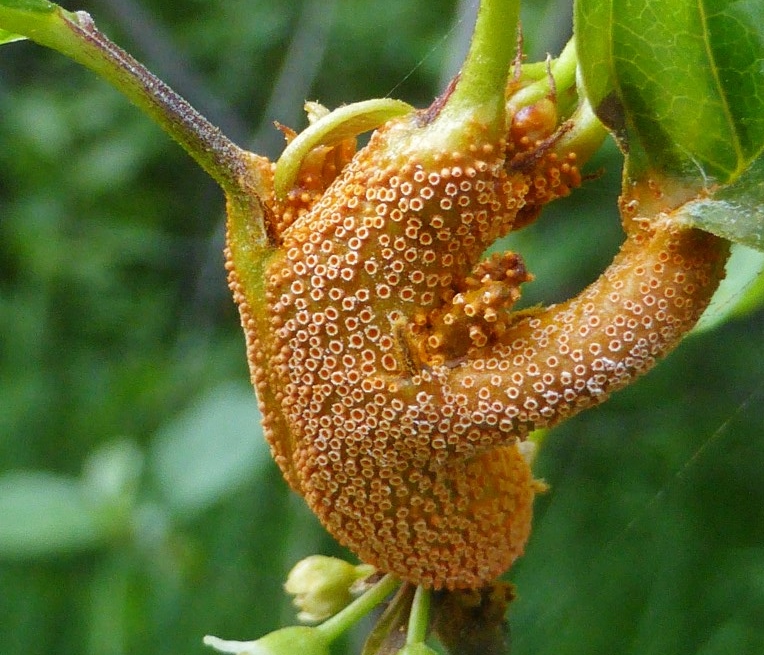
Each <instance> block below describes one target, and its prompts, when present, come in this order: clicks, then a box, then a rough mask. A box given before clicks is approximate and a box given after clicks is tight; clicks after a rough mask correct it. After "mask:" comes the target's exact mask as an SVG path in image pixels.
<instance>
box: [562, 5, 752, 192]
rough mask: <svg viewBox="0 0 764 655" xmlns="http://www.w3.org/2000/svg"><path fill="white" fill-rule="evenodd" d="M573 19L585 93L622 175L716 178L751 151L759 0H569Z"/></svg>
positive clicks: (733, 174)
mask: <svg viewBox="0 0 764 655" xmlns="http://www.w3.org/2000/svg"><path fill="white" fill-rule="evenodd" d="M575 18H576V42H577V48H578V55H579V62H580V66H581V73H582V79H583V83H584V88H585V91H586V94H587V96H588V98H589V100H590V102H591V104H592V106H593V107H594V108H595V111H596V113H597V115H598V116H599V118H600V119H601V120H602V121H603V122H604V123H605V124H606V125H608V126H609V127H610V128H611V129H612V130H613V131H614V133H615V135H616V136H617V138H618V139H619V141H620V142H621V145H622V147H623V148H624V149H625V150H626V151H627V152H628V153H629V162H628V170H629V174H630V176H631V177H632V178H636V179H639V178H640V177H641V176H643V175H644V174H645V173H646V171H648V170H652V171H657V172H659V173H663V174H665V175H667V176H669V177H689V178H691V179H692V178H695V179H697V180H700V181H702V183H703V184H706V185H709V184H710V183H714V182H715V183H719V184H726V183H729V182H734V181H735V180H736V179H738V178H739V177H740V176H741V175H742V174H743V173H744V172H745V171H746V170H747V169H748V167H749V165H750V164H751V163H752V162H753V161H754V160H755V159H756V158H757V157H758V155H759V154H760V153H761V151H762V148H763V147H764V111H763V110H762V108H763V107H764V68H763V66H764V65H763V64H762V62H764V3H762V2H761V0H698V1H694V2H689V1H687V0H577V3H576V8H575Z"/></svg>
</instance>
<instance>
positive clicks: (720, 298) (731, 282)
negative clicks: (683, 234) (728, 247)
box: [693, 246, 764, 334]
mask: <svg viewBox="0 0 764 655" xmlns="http://www.w3.org/2000/svg"><path fill="white" fill-rule="evenodd" d="M762 305H764V253H760V252H757V251H755V250H751V249H750V248H746V247H745V246H734V247H733V248H732V255H731V256H730V259H729V261H728V262H727V276H726V277H725V278H724V280H723V281H722V283H721V284H720V285H719V289H718V290H717V291H716V293H715V294H714V298H713V300H712V301H711V304H710V305H709V306H708V309H706V311H705V312H704V314H703V316H702V317H701V318H700V320H699V321H698V324H697V325H696V326H695V329H694V330H693V334H698V333H700V332H706V331H708V330H712V329H714V328H716V327H718V326H719V325H722V324H723V323H726V322H727V321H729V320H731V319H735V318H742V317H743V316H746V315H748V314H750V313H751V312H753V311H755V310H757V309H759V308H760V307H761V306H762Z"/></svg>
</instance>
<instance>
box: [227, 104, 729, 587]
mask: <svg viewBox="0 0 764 655" xmlns="http://www.w3.org/2000/svg"><path fill="white" fill-rule="evenodd" d="M521 118H522V117H521ZM422 121H423V118H422V114H412V115H409V116H405V117H403V118H399V119H395V120H392V121H390V122H388V123H387V124H386V125H385V126H383V127H382V128H380V129H379V130H378V131H377V132H376V133H375V134H374V135H373V136H372V138H371V140H370V142H369V144H368V145H367V146H366V147H365V148H364V149H362V150H361V151H359V152H358V153H357V154H355V155H354V156H353V157H352V159H351V158H350V152H349V150H348V149H347V148H348V146H347V144H345V145H340V146H333V147H331V148H328V149H326V150H325V151H322V152H320V153H318V154H316V155H315V156H314V157H313V158H312V159H311V160H310V161H308V162H306V166H305V168H304V170H303V171H302V173H301V175H300V176H299V177H298V180H297V182H296V184H295V189H294V191H293V193H291V194H290V195H289V196H288V197H287V198H286V199H284V200H280V199H277V198H276V197H275V195H274V194H273V193H271V197H269V198H268V197H267V198H265V204H266V207H267V209H268V211H269V212H270V214H269V220H270V221H271V224H272V233H273V235H274V239H275V247H274V249H273V251H272V254H271V255H270V256H269V259H268V261H267V263H266V265H265V269H264V276H265V280H264V286H263V289H262V291H261V292H259V293H257V294H256V293H253V292H252V290H250V289H246V288H244V285H242V282H241V280H242V278H243V269H242V267H243V266H244V264H243V263H242V262H239V261H235V260H233V259H232V258H231V256H230V252H231V251H232V250H229V266H228V267H229V271H230V285H231V288H232V289H233V292H234V296H235V298H236V300H237V302H238V303H239V306H240V311H241V316H242V324H243V325H244V328H245V333H246V336H247V342H248V354H249V361H250V368H251V373H252V379H253V382H254V384H255V386H256V388H257V391H258V397H259V400H260V405H261V409H262V413H263V421H264V427H265V431H266V436H267V438H268V441H269V443H270V445H271V448H272V451H273V454H274V457H275V459H276V461H277V463H278V464H279V466H280V467H281V469H282V471H283V472H284V475H285V477H286V479H287V481H288V482H289V484H290V485H291V486H292V487H293V488H294V489H295V490H296V491H298V492H299V493H300V494H301V495H302V496H303V497H304V498H305V500H306V501H307V503H308V504H309V506H310V507H311V509H312V510H313V511H314V512H315V513H316V515H317V516H318V517H319V519H320V520H321V522H322V523H323V524H324V525H325V526H326V528H327V529H328V530H329V531H330V532H331V533H332V534H333V535H334V536H335V537H336V538H337V539H338V540H339V541H340V542H341V543H342V544H343V545H345V546H347V547H348V548H350V549H351V550H353V551H354V552H355V553H356V554H357V555H358V556H359V557H360V558H361V559H362V560H363V561H365V562H367V563H370V564H373V565H374V566H376V567H378V568H379V569H380V570H382V571H385V572H391V573H393V574H394V575H396V576H398V577H400V578H402V579H404V580H407V581H410V582H413V583H416V584H422V585H425V586H427V587H432V588H448V589H456V588H477V587H480V586H481V585H484V584H486V583H489V582H490V581H492V580H493V579H494V578H496V577H497V576H498V575H500V574H501V573H502V572H503V571H505V570H506V569H507V568H508V567H509V566H510V565H511V563H512V562H513V561H514V560H515V559H516V558H517V557H518V556H519V555H520V554H521V553H522V552H523V549H524V546H525V543H526V540H527V538H528V535H529V532H530V524H531V513H532V512H531V509H532V502H533V496H534V494H535V493H536V492H537V491H538V490H539V489H540V486H539V483H538V482H536V481H534V479H533V477H532V475H531V471H530V467H529V465H528V463H527V462H526V460H525V459H524V457H523V456H522V454H521V453H520V451H519V449H518V442H519V441H520V440H523V439H524V438H525V437H526V435H527V434H528V433H529V432H530V431H532V430H535V429H537V428H541V427H547V426H551V425H554V424H555V423H557V422H559V421H561V420H562V419H564V418H566V417H569V416H571V415H573V414H575V413H576V412H578V411H580V410H581V409H583V408H585V407H589V406H592V405H595V404H597V403H599V402H602V400H604V399H605V398H606V397H607V396H608V394H609V393H611V392H612V391H613V390H615V389H617V388H620V387H622V386H624V385H625V384H627V383H628V382H629V381H631V380H632V379H633V378H634V377H636V376H637V375H639V374H640V373H643V372H644V371H646V370H647V369H648V368H649V367H650V366H651V365H652V364H653V363H654V362H655V361H656V359H657V358H658V357H660V356H661V355H663V354H664V353H665V352H666V351H667V350H668V349H670V348H671V347H672V346H673V345H674V344H675V343H676V342H677V341H678V340H679V339H680V337H681V336H682V335H683V334H684V332H686V331H687V330H688V329H689V328H690V327H691V326H692V324H694V322H695V321H696V320H697V318H698V316H699V314H700V312H701V311H702V310H703V309H704V307H705V305H706V303H707V302H708V299H709V298H710V295H711V293H712V292H713V289H714V288H715V286H716V284H717V282H718V280H719V278H720V277H721V275H722V265H723V259H724V246H723V245H721V242H720V241H719V240H718V239H716V238H715V237H711V236H709V235H706V234H703V233H700V232H696V231H694V230H689V229H687V228H684V227H682V226H681V225H678V224H676V222H675V221H673V220H672V217H671V212H670V208H669V211H667V213H666V214H665V216H663V217H662V218H659V219H656V220H647V219H646V218H644V217H642V216H640V215H639V211H638V210H637V211H636V214H637V215H635V216H632V217H630V218H629V220H628V221H627V222H626V223H625V225H626V228H627V240H626V242H625V244H624V246H623V248H622V250H621V252H620V254H619V255H618V256H617V257H616V260H615V261H614V263H613V264H612V265H611V266H610V267H609V268H608V269H607V271H606V272H605V273H604V274H603V276H602V277H601V278H600V279H599V280H597V281H596V282H595V283H594V284H593V285H592V286H591V287H589V288H588V289H586V290H584V291H583V292H582V293H581V294H580V295H579V296H577V297H576V298H574V299H572V300H571V301H568V302H567V303H563V304H560V305H555V306H552V307H549V308H546V309H544V310H538V311H534V312H513V311H512V306H513V304H514V302H515V301H516V300H517V299H518V297H519V295H520V291H519V289H520V285H521V284H522V283H523V282H525V281H527V280H528V279H530V275H529V274H528V272H527V271H526V270H525V266H524V264H523V262H522V259H521V258H520V257H519V256H518V255H516V254H513V253H506V254H504V255H497V256H495V257H494V258H492V259H489V260H486V261H483V262H481V261H480V258H481V257H482V255H483V253H484V251H485V249H486V248H487V247H488V246H489V245H491V244H492V243H493V242H494V241H495V240H496V239H497V238H499V237H502V236H504V235H505V234H507V233H508V232H509V231H511V230H512V229H516V228H517V227H520V226H521V225H524V224H526V223H528V222H529V221H530V220H532V219H533V218H535V216H536V215H537V214H538V212H539V210H540V209H541V207H542V206H543V205H544V204H546V203H547V202H549V201H551V200H553V199H554V198H557V197H560V196H562V195H565V194H567V193H568V192H569V191H570V189H571V188H573V187H575V186H577V185H578V184H579V183H580V173H579V171H578V168H577V164H576V157H575V153H570V154H565V155H560V154H557V153H555V152H554V148H553V147H552V146H553V144H554V143H555V139H556V137H555V134H554V133H552V132H550V131H549V130H547V131H544V129H541V128H540V127H539V121H527V120H526V124H527V126H528V127H527V129H524V128H523V122H522V121H520V120H518V121H515V122H514V124H512V128H511V129H510V130H508V132H507V135H506V136H505V138H503V139H499V140H496V139H493V140H492V139H490V138H489V137H488V136H486V135H485V134H483V132H482V131H481V127H480V126H479V125H473V126H468V129H466V132H467V133H468V134H470V135H471V138H470V139H469V140H467V142H466V145H464V146H463V147H461V148H458V149H454V148H449V149H443V150H440V151H438V150H433V149H429V150H428V149H424V151H422V149H421V148H419V147H418V146H417V140H416V135H417V134H418V133H419V132H418V130H419V129H420V128H421V123H422ZM542 128H543V125H542ZM409 135H413V136H411V137H409ZM348 160H349V161H348ZM345 162H347V163H345ZM335 164H339V165H335ZM260 165H262V167H263V170H264V172H265V174H266V178H267V176H268V175H270V170H269V168H268V166H267V164H266V163H265V162H261V164H260ZM632 205H634V204H633V203H632ZM635 206H636V205H635Z"/></svg>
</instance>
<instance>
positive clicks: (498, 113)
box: [438, 0, 520, 133]
mask: <svg viewBox="0 0 764 655" xmlns="http://www.w3.org/2000/svg"><path fill="white" fill-rule="evenodd" d="M519 16H520V3H519V0H482V2H481V3H480V10H479V11H478V17H477V23H476V24H475V32H474V34H473V36H472V43H471V44H470V49H469V52H468V53H467V59H466V61H465V62H464V66H463V67H462V71H461V73H460V75H459V79H458V81H457V83H456V88H455V89H454V91H453V93H452V94H451V95H450V96H449V98H448V100H447V102H446V105H445V107H444V108H443V110H442V111H441V113H440V115H439V116H438V122H441V121H451V120H454V121H463V120H464V117H465V116H466V115H469V116H473V117H474V118H475V119H477V120H478V121H480V122H481V123H484V124H485V125H488V126H490V127H493V128H495V129H496V131H497V133H499V132H500V131H502V130H503V129H504V128H505V124H504V123H505V116H506V108H505V98H504V95H505V89H506V84H507V78H508V75H509V68H510V64H511V62H512V59H513V57H514V55H515V47H516V43H515V40H514V39H513V38H508V35H512V34H514V31H515V29H516V26H517V23H518V19H519Z"/></svg>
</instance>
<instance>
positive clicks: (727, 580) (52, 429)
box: [0, 0, 764, 655]
mask: <svg viewBox="0 0 764 655" xmlns="http://www.w3.org/2000/svg"><path fill="white" fill-rule="evenodd" d="M64 4H65V6H66V7H67V8H69V9H85V10H87V11H89V12H90V13H91V14H92V15H93V16H94V17H95V19H96V22H97V23H98V25H99V26H100V27H101V29H102V30H103V31H105V32H106V33H107V34H109V35H110V36H111V37H112V38H114V39H115V40H116V41H117V42H118V43H121V44H122V45H123V46H125V47H126V48H127V49H128V50H129V51H131V52H132V53H133V54H135V55H136V56H138V58H140V59H142V60H143V61H144V62H145V63H147V64H148V65H149V67H150V68H151V69H153V70H154V71H155V72H156V73H158V74H159V75H160V76H161V77H162V78H164V79H165V80H166V81H168V82H169V83H170V84H171V85H173V86H174V87H175V88H176V89H177V90H178V91H180V92H181V93H182V94H184V95H185V96H186V97H188V98H189V99H190V100H191V101H192V103H193V104H195V105H196V106H197V107H198V108H199V109H201V110H202V111H203V113H205V114H207V115H208V116H209V117H210V118H211V119H212V120H213V122H216V123H217V124H219V125H221V127H223V129H224V131H226V132H227V133H228V134H229V135H230V136H231V137H232V138H234V139H235V140H236V141H237V142H239V143H240V144H242V145H246V146H248V147H250V148H252V149H254V150H256V151H258V152H261V153H265V154H269V155H271V156H273V155H276V154H277V153H278V152H279V149H280V147H281V144H280V136H279V134H278V133H277V132H276V130H275V129H273V127H272V121H273V120H279V121H280V122H282V123H285V124H287V125H292V126H295V127H298V128H299V127H302V126H303V124H304V120H303V118H302V102H303V100H304V99H306V98H309V99H318V100H320V101H322V102H324V103H325V104H327V105H329V106H336V105H338V104H341V103H343V102H352V101H356V100H361V99H365V98H369V97H375V96H384V95H388V94H389V95H392V96H394V97H400V98H403V99H405V100H408V101H410V102H413V103H415V104H418V105H426V104H428V103H429V102H430V100H431V99H432V98H433V97H434V96H435V95H436V94H437V93H438V90H439V89H440V88H442V86H443V85H444V83H445V81H446V80H447V79H448V77H449V76H450V75H451V74H452V73H453V72H454V70H455V68H456V67H458V63H459V61H460V58H461V56H462V54H463V53H464V51H465V49H466V39H467V37H468V34H469V31H470V29H471V26H472V18H471V13H472V12H473V11H474V9H475V4H476V3H475V1H474V0H469V1H466V2H462V3H459V2H457V1H456V0H419V1H414V0H386V1H385V2H377V1H374V0H300V1H291V2H286V1H282V2H278V1H276V0H259V1H253V0H246V1H245V0H221V1H220V2H214V3H212V2H202V1H201V0H182V1H178V0H176V1H174V2H171V1H170V0H142V1H141V2H138V0H90V1H86V0H83V1H82V2H81V3H79V4H76V3H71V2H67V3H64ZM524 27H525V36H526V49H527V51H528V52H529V53H530V55H531V56H532V57H535V58H538V57H543V55H544V53H545V52H546V51H547V50H548V51H551V52H552V53H558V52H559V50H560V48H561V46H562V44H564V42H565V41H566V40H567V38H568V32H569V30H570V6H569V0H560V1H556V0H552V1H551V2H545V1H543V0H536V1H534V0H530V1H527V2H526V3H525V7H524ZM589 169H590V171H591V172H596V173H598V175H596V176H594V177H595V178H596V179H591V180H589V181H587V182H586V184H585V187H584V189H583V190H581V191H579V192H577V193H576V195H575V200H574V201H573V202H571V201H570V199H568V200H565V201H561V202H559V203H557V205H556V206H554V207H553V208H550V211H549V212H548V214H547V216H546V217H545V218H544V219H543V220H541V221H540V222H539V223H538V224H537V225H536V226H534V227H533V228H531V229H529V230H527V231H523V232H521V233H520V234H518V235H517V236H515V237H513V239H512V240H511V241H510V244H509V247H512V248H516V249H518V250H519V251H520V252H522V253H523V254H524V255H525V256H526V259H527V261H528V264H529V267H530V269H531V270H532V271H533V272H534V273H535V274H536V275H537V278H538V280H537V281H536V282H533V283H532V284H530V285H528V288H527V290H526V299H527V300H526V302H528V303H534V302H541V301H544V302H550V301H555V300H559V299H562V298H565V297H568V296H570V295H571V294H572V293H575V292H576V291H577V290H578V289H580V288H582V287H583V286H584V285H585V284H587V283H588V282H590V281H591V280H592V279H594V278H595V277H596V275H597V274H598V272H599V271H601V270H602V269H603V268H604V266H605V265H606V264H607V262H608V261H609V259H610V258H611V257H612V255H613V253H614V252H615V251H616V249H617V247H618V244H619V242H620V239H621V232H620V227H619V224H618V219H617V214H616V211H615V198H616V197H617V193H618V187H619V173H620V159H619V156H618V154H617V152H616V151H615V149H614V148H613V147H612V146H609V147H607V148H606V149H605V150H604V152H603V153H602V154H601V156H599V158H598V159H597V161H595V162H594V163H593V164H592V165H591V166H590V167H589ZM221 201H222V198H221V195H220V193H219V192H218V191H217V189H216V188H215V186H214V185H213V183H212V182H211V181H209V180H208V179H207V178H206V177H205V175H204V174H203V173H202V172H201V171H200V170H198V169H197V168H196V167H195V165H194V164H193V163H192V162H191V160H190V159H188V158H187V157H186V156H185V154H184V153H183V152H182V151H181V150H180V149H179V148H178V147H176V146H175V145H174V144H173V143H171V142H170V141H169V140H168V139H167V138H166V137H165V136H164V135H163V134H162V133H161V132H160V131H159V130H158V128H156V127H154V126H153V125H152V124H151V123H150V122H149V121H148V120H147V119H145V118H144V117H143V116H142V115H140V114H139V113H138V112H137V111H136V110H135V109H133V108H132V107H131V106H130V105H129V104H128V103H127V102H126V101H125V100H124V99H123V98H122V97H121V96H119V95H118V94H117V93H116V92H115V91H112V90H111V89H110V88H109V87H107V86H106V85H105V84H104V83H102V82H101V81H100V80H98V79H96V78H95V77H94V76H92V75H91V74H90V73H88V72H87V71H85V70H83V69H80V68H78V67H77V66H76V65H75V64H73V63H71V62H69V61H68V60H66V59H64V58H63V57H61V56H60V55H58V54H56V53H52V52H47V51H45V50H43V49H41V48H39V47H37V46H35V45H33V44H29V43H17V44H13V45H9V46H5V47H3V48H2V49H1V50H0V653H2V654H3V655H21V654H23V655H53V654H55V655H74V654H77V655H121V654H126V653H130V654H131V655H141V654H146V655H149V654H152V655H163V654H170V653H172V654H179V653H187V654H192V653H203V652H205V649H204V648H203V647H202V645H201V637H202V635H204V634H206V633H211V634H217V635H220V636H223V637H226V638H234V639H250V638H254V637H256V636H259V635H261V634H263V633H265V632H267V631H269V630H272V629H274V628H276V627H277V626H279V625H285V624H287V623H292V622H293V621H294V612H293V610H292V609H291V607H290V606H289V602H288V600H287V599H285V598H284V596H283V593H282V591H281V584H282V582H283V580H284V578H285V575H286V572H287V571H288V570H289V568H290V567H291V565H292V564H293V563H294V562H295V561H296V560H298V559H299V558H301V557H303V556H305V555H308V554H311V553H314V552H322V553H326V554H340V555H344V556H347V554H346V553H342V552H341V551H340V550H339V549H338V548H337V547H336V545H334V544H333V542H332V540H331V539H330V538H329V537H328V536H326V534H325V533H324V532H323V531H322V529H321V528H320V526H318V525H317V523H316V521H315V520H314V519H313V518H312V516H311V515H310V514H309V512H307V510H306V509H305V508H304V507H303V505H302V502H301V500H300V499H299V498H297V497H295V496H294V495H293V494H290V493H289V492H288V491H287V487H286V485H285V484H284V483H283V482H282V481H281V478H280V475H279V473H278V471H277V470H276V468H275V466H274V465H273V464H272V462H271V461H270V458H269V456H268V453H267V449H266V448H265V446H264V445H263V443H262V437H261V431H260V429H259V427H258V421H257V413H256V408H255V402H254V396H253V393H252V392H251V389H250V387H249V382H248V379H247V370H246V364H245V358H244V345H243V338H242V336H241V334H240V329H239V326H238V316H237V314H236V311H235V308H234V306H233V304H232V302H231V300H230V296H229V293H228V290H227V288H226V285H225V275H224V271H223V260H222V255H221V249H222V240H223V213H222V202H221ZM739 261H740V262H741V263H740V265H739V266H740V268H741V269H745V270H751V271H753V272H754V273H756V272H758V271H760V269H761V258H757V257H750V256H748V255H747V254H746V253H744V254H743V255H741V259H740V260H739ZM736 277H737V276H736ZM741 284H742V285H743V287H741ZM747 284H748V283H746V282H740V281H738V280H737V279H736V280H733V284H732V286H731V290H730V294H729V296H728V297H727V298H726V299H723V300H722V302H721V306H722V309H724V308H729V307H731V306H732V304H733V303H734V302H736V301H737V300H739V299H740V298H741V297H742V296H741V294H743V293H744V292H745V288H746V287H745V285H747ZM758 284H759V286H761V280H759V282H758ZM763 325H764V312H763V311H762V310H761V309H756V306H755V303H754V307H753V310H752V311H749V312H748V313H747V314H746V315H745V316H742V317H736V318H733V319H728V320H726V321H724V322H723V324H722V325H721V326H719V327H716V328H715V329H710V330H706V331H704V332H702V333H700V334H697V335H695V336H693V337H691V338H689V339H688V340H687V341H686V342H685V343H684V344H683V345H682V346H681V347H680V348H679V349H678V351H677V352H676V353H674V354H673V355H672V356H671V357H670V358H669V359H668V360H667V361H666V362H664V363H663V364H661V365H660V366H659V367H658V368H657V369H656V370H655V371H654V372H652V373H651V374H650V375H649V376H647V377H646V378H645V379H643V380H642V381H641V382H639V383H638V384H636V385H634V386H633V387H632V388H629V389H628V390H626V391H623V392H621V393H619V394H617V395H616V396H615V397H614V398H613V399H612V400H611V401H609V402H608V403H607V404H605V405H604V406H602V407H601V408H599V409H597V410H593V411H589V412H587V413H585V414H583V415H581V416H579V417H577V418H576V419H574V420H571V421H569V422H567V423H566V424H564V425H562V426H561V427H559V428H558V429H556V430H554V431H553V432H552V433H550V435H549V437H548V439H547V441H546V443H545V446H544V448H543V450H542V453H541V455H540V458H539V460H538V462H537V465H536V469H537V475H539V476H541V477H544V478H545V479H546V480H547V481H548V482H549V483H550V485H551V492H550V493H549V494H547V495H546V496H544V497H542V498H540V499H539V500H538V501H537V512H536V519H535V531H534V534H533V536H532V538H531V541H530V544H529V546H528V549H527V553H526V555H525V557H524V558H523V559H522V560H520V561H519V562H518V563H517V565H516V567H515V568H514V570H513V571H512V572H511V573H510V576H509V577H510V578H511V579H512V580H513V581H514V582H515V583H516V584H517V586H518V591H519V600H518V601H517V602H516V603H515V604H514V606H513V608H512V611H511V623H512V631H513V641H514V651H513V652H514V653H517V654H518V655H530V654H532V653H538V654H542V653H555V654H557V655H565V654H571V655H572V654H578V653H581V654H584V653H586V654H591V653H619V654H626V653H633V654H635V655H637V654H639V655H649V654H655V655H665V654H668V653H671V654H691V653H692V654H702V655H717V654H719V655H721V654H726V653H736V654H737V655H743V654H746V653H750V654H752V655H753V654H756V655H759V654H760V653H762V652H764V411H763V410H762V406H763V405H764V386H763V384H764V374H763V372H762V365H761V361H762V355H763V354H764V344H763V343H762V326H763ZM357 638H358V637H357V636H356V637H355V639H356V640H357ZM345 646H346V647H347V652H355V650H354V649H356V650H357V641H356V643H354V642H353V638H351V640H350V642H349V643H348V644H345ZM342 650H343V649H342V645H340V647H339V648H337V652H338V653H339V652H342Z"/></svg>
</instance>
